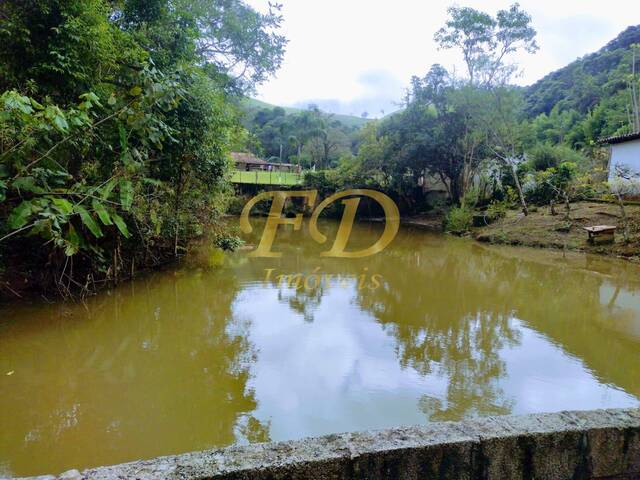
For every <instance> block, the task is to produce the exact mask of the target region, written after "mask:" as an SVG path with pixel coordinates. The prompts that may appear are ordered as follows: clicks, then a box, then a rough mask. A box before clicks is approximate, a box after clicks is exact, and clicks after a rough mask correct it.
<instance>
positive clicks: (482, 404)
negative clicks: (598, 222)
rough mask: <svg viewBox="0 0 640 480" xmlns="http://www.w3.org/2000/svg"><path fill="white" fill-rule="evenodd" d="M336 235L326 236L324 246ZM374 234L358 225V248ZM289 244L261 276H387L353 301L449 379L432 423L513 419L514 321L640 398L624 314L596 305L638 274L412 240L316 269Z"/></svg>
mask: <svg viewBox="0 0 640 480" xmlns="http://www.w3.org/2000/svg"><path fill="white" fill-rule="evenodd" d="M331 228H332V227H331V226H330V225H329V226H328V227H327V226H325V227H322V228H321V230H323V231H325V232H327V236H328V238H329V239H332V238H333V236H332V233H331ZM379 231H380V228H379V226H371V225H364V226H363V225H355V226H354V237H358V236H359V237H361V238H362V241H363V242H364V244H366V245H368V244H369V243H370V242H369V240H371V239H372V240H373V241H375V239H376V238H377V235H378V232H379ZM284 233H285V237H283V240H284V241H283V242H282V248H278V250H283V251H285V256H284V257H283V258H282V259H279V260H277V261H269V262H264V263H262V264H261V265H262V266H261V267H260V268H258V270H256V271H255V272H254V275H255V276H256V277H258V278H260V276H261V275H263V271H262V270H261V269H263V268H266V267H265V265H266V264H268V265H269V268H271V267H273V266H275V267H277V268H278V269H279V270H278V271H279V272H280V273H292V272H301V273H310V272H311V271H312V270H313V269H314V268H315V267H317V266H318V265H320V266H321V267H322V272H323V273H332V274H336V275H337V274H339V275H342V276H343V277H345V278H353V279H357V278H358V275H359V274H360V273H361V272H362V271H363V269H364V268H365V267H366V268H368V271H369V273H370V274H373V273H379V274H382V276H383V279H384V283H383V286H382V287H380V288H379V289H377V290H376V291H373V292H372V291H369V290H366V289H365V290H361V291H359V292H358V294H357V301H358V303H359V304H360V305H361V307H362V308H363V309H364V310H365V311H368V312H370V313H371V314H372V315H374V316H375V317H376V319H377V320H378V321H379V322H380V323H381V325H382V326H383V327H384V328H385V329H386V330H387V331H388V332H389V333H390V334H392V335H393V336H394V338H395V339H396V342H397V344H396V349H397V355H398V359H399V361H400V363H401V364H402V365H403V366H410V367H412V368H414V369H415V370H416V371H418V372H420V373H422V374H427V373H435V374H440V375H446V376H447V378H449V379H450V383H449V389H448V392H447V399H446V402H441V404H440V406H437V407H435V406H434V405H437V402H435V401H431V400H429V399H425V405H427V406H428V408H427V407H425V409H426V410H427V411H430V412H433V413H431V414H430V416H433V417H434V418H440V417H444V418H459V417H461V416H464V415H472V414H475V413H502V412H507V411H509V410H510V409H511V403H510V402H509V401H507V400H505V399H504V398H503V393H502V392H501V391H500V390H499V387H498V385H499V381H500V379H502V378H503V377H504V376H505V374H506V372H505V365H504V363H503V362H502V361H501V360H500V356H499V354H500V350H501V349H502V348H504V347H507V346H512V345H516V344H518V343H519V341H520V337H519V333H520V332H519V330H518V329H517V327H515V326H513V325H512V324H510V319H511V318H512V317H515V318H517V319H518V320H521V321H523V322H524V323H525V324H526V325H528V326H529V327H531V328H533V329H534V330H536V331H538V332H540V333H541V334H543V335H545V336H546V337H547V338H548V339H549V340H550V341H552V342H553V343H556V344H558V345H559V346H560V347H561V348H562V349H563V350H565V351H566V352H568V353H569V354H571V355H573V356H575V357H577V358H580V359H581V360H582V361H584V362H585V364H586V366H587V368H589V369H590V370H592V371H593V372H594V373H595V375H596V377H598V378H599V380H600V381H601V382H603V383H613V384H616V385H618V386H620V387H622V388H624V389H625V390H626V391H628V392H629V393H632V394H634V395H636V396H639V395H640V348H638V342H637V339H633V338H631V337H630V336H628V335H624V334H623V333H620V332H617V331H616V329H617V328H619V327H618V326H619V324H620V323H621V322H620V320H621V318H619V317H620V316H621V314H620V313H619V312H618V313H616V310H615V309H614V308H612V306H611V305H609V306H607V303H610V298H607V299H602V300H601V298H600V292H601V289H602V286H603V282H605V280H606V282H607V283H608V284H611V285H612V287H613V288H614V290H615V288H616V287H618V288H623V289H626V290H627V291H631V292H634V291H638V290H640V281H639V279H638V268H637V267H635V266H631V265H628V264H626V263H618V262H615V261H612V260H611V259H600V258H598V257H592V256H583V255H575V256H572V255H566V256H564V255H563V254H562V253H559V252H552V251H545V250H534V249H510V248H493V247H485V246H483V245H480V244H476V243H472V242H468V241H460V240H458V239H454V238H449V237H445V236H441V235H424V234H422V233H417V234H416V233H415V232H408V231H407V230H404V231H401V232H400V234H399V235H398V237H397V238H396V240H395V241H394V243H393V244H392V246H391V247H389V248H387V249H386V250H384V251H383V252H382V253H380V254H378V255H375V256H372V257H368V258H366V259H361V260H346V259H330V258H323V259H319V257H318V255H317V253H318V252H319V251H320V249H319V247H318V246H317V245H316V244H314V243H313V242H311V241H310V240H309V239H308V238H307V237H306V236H305V232H304V230H303V231H302V232H292V231H291V232H284ZM279 235H280V234H279ZM289 241H291V242H292V243H291V245H289V244H288V243H287V242H289ZM257 265H260V264H254V265H253V267H256V266H257ZM324 294H326V291H320V292H311V294H309V292H304V291H301V292H297V293H296V294H295V295H293V296H292V297H287V298H288V300H291V299H292V298H293V299H294V300H295V301H293V302H291V303H290V305H291V307H292V308H293V309H295V311H297V312H308V311H313V310H314V309H315V308H316V307H317V305H318V303H319V302H320V301H321V299H322V296H323V295H324ZM288 295H289V294H288ZM288 300H287V301H288ZM604 300H606V301H605V302H604V304H603V303H601V302H603V301H604ZM624 320H625V321H628V319H626V318H625V319H624Z"/></svg>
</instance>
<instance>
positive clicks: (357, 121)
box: [242, 97, 371, 128]
mask: <svg viewBox="0 0 640 480" xmlns="http://www.w3.org/2000/svg"><path fill="white" fill-rule="evenodd" d="M242 106H243V107H244V108H245V109H246V110H248V111H254V110H261V109H265V108H268V109H272V108H275V107H276V106H277V105H272V104H270V103H267V102H263V101H262V100H258V99H255V98H249V97H246V98H245V99H244V100H243V102H242ZM281 108H282V109H284V111H285V112H286V113H287V114H292V113H299V112H301V111H303V109H301V108H294V107H281ZM331 115H332V116H333V118H334V119H336V120H338V121H339V122H340V123H342V124H343V125H345V126H347V127H356V128H360V127H362V126H363V125H365V124H366V123H367V122H370V121H371V119H369V118H361V117H354V116H353V115H342V114H337V113H334V114H331Z"/></svg>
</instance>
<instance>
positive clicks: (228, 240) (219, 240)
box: [213, 233, 244, 252]
mask: <svg viewBox="0 0 640 480" xmlns="http://www.w3.org/2000/svg"><path fill="white" fill-rule="evenodd" d="M213 243H214V245H215V246H216V247H218V248H221V249H222V250H224V251H230V252H234V251H236V250H237V249H238V248H240V247H241V246H242V245H244V240H242V239H241V238H239V237H236V236H235V235H229V234H227V233H220V234H218V235H216V237H215V238H214V240H213Z"/></svg>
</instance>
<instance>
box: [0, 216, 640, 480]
mask: <svg viewBox="0 0 640 480" xmlns="http://www.w3.org/2000/svg"><path fill="white" fill-rule="evenodd" d="M321 229H323V230H324V231H325V232H327V233H328V235H327V236H328V237H329V238H330V239H331V238H333V237H332V236H331V232H332V231H335V229H336V225H335V224H333V223H330V222H325V223H324V224H323V225H322V227H321ZM380 231H381V227H380V226H379V225H375V224H358V225H356V226H355V227H354V231H353V235H352V240H353V245H352V247H353V248H356V247H357V246H358V245H360V246H367V245H368V244H371V243H373V242H374V241H375V239H376V238H377V237H378V236H379V234H380ZM256 233H257V234H259V233H260V229H257V231H256ZM247 240H248V242H249V243H250V244H251V243H255V242H257V237H256V236H250V237H247ZM274 250H278V251H281V252H283V256H282V257H281V258H278V259H255V258H250V257H248V256H247V251H246V250H242V251H239V252H236V253H233V254H222V253H221V252H219V251H216V250H213V249H211V248H209V247H207V246H206V242H204V244H203V245H202V246H200V247H199V248H197V249H195V250H194V253H193V254H192V255H190V256H189V257H188V259H187V260H186V261H184V262H183V263H182V264H180V265H178V266H176V267H174V268H171V269H168V270H165V271H162V272H157V273H154V274H150V275H146V276H144V277H142V278H139V279H137V280H135V281H133V282H130V283H127V284H125V285H121V286H119V287H117V288H115V289H113V290H110V291H106V292H103V293H101V294H100V295H98V296H96V297H93V298H90V299H88V300H87V301H86V303H85V304H77V305H74V304H63V303H58V304H47V303H44V302H43V303H34V304H28V305H25V304H21V305H14V306H6V307H3V308H2V309H0V477H2V476H11V475H35V474H44V473H60V472H62V471H64V470H67V469H69V468H80V469H82V468H86V467H91V466H98V465H107V464H114V463H120V462H126V461H130V460H136V459H141V458H150V457H154V456H159V455H168V454H174V453H182V452H187V451H191V450H201V449H207V448H213V447H220V446H226V445H231V444H236V443H247V442H262V441H268V440H285V439H296V438H301V437H305V436H314V435H321V434H326V433H331V432H344V431H351V430H364V429H380V428H387V427H394V426H399V425H411V424H424V423H426V422H430V421H438V420H459V419H463V418H468V417H475V416H483V415H502V414H520V413H533V412H553V411H560V410H567V409H572V410H581V409H595V408H608V407H630V406H638V405H640V402H639V400H638V399H639V398H640V268H639V267H638V266H636V265H633V264H629V263H625V262H621V261H617V260H612V259H606V258H600V257H592V256H587V255H581V254H569V255H563V254H562V253H561V252H552V251H544V250H532V249H523V248H512V247H489V246H485V245H480V244H477V243H474V242H473V241H470V240H464V239H458V238H453V237H448V236H443V235H438V234H431V233H426V232H423V231H420V230H416V229H411V228H403V229H401V231H400V233H399V234H398V236H397V238H396V239H395V241H394V242H393V243H392V244H391V245H390V246H389V247H387V249H385V250H384V251H383V252H381V253H379V254H377V255H375V256H372V257H368V258H364V259H339V258H324V257H320V256H319V252H320V251H322V250H323V248H322V247H321V246H320V245H317V244H316V243H315V242H313V240H312V239H311V238H310V237H309V235H308V232H307V231H306V228H305V229H303V230H302V231H299V232H295V231H292V230H291V229H287V228H284V229H281V230H279V233H278V238H277V241H276V244H275V246H274ZM269 272H270V273H269ZM298 273H299V274H301V275H302V277H290V278H289V280H292V281H293V284H287V279H286V278H285V279H284V280H283V279H282V278H281V277H278V275H284V274H298ZM313 274H315V276H314V275H313ZM267 276H269V278H267ZM318 276H320V277H318ZM374 276H375V278H374ZM318 278H320V280H321V281H319V282H318V281H317V280H318ZM296 279H298V280H299V279H302V281H301V282H300V283H299V284H298V286H299V287H300V288H298V289H296V288H295V287H296V281H297V280H296ZM278 280H283V281H281V282H278ZM304 280H306V284H305V283H304ZM376 287H377V288H376Z"/></svg>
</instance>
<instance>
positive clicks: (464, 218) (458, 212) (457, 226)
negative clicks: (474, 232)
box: [445, 206, 473, 233]
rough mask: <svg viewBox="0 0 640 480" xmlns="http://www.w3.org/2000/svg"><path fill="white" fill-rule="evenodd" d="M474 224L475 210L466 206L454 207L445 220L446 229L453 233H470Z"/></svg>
mask: <svg viewBox="0 0 640 480" xmlns="http://www.w3.org/2000/svg"><path fill="white" fill-rule="evenodd" d="M472 223H473V210H471V209H470V208H469V207H466V206H462V207H453V208H452V209H451V210H449V213H448V214H447V217H446V219H445V229H446V231H447V232H452V233H463V232H468V231H469V229H470V228H471V225H472Z"/></svg>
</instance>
